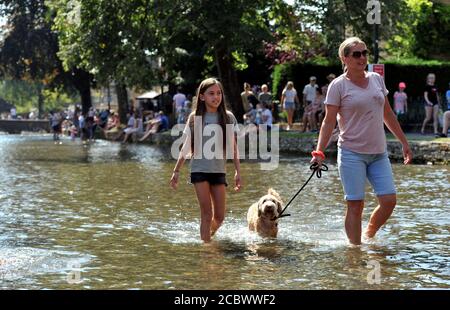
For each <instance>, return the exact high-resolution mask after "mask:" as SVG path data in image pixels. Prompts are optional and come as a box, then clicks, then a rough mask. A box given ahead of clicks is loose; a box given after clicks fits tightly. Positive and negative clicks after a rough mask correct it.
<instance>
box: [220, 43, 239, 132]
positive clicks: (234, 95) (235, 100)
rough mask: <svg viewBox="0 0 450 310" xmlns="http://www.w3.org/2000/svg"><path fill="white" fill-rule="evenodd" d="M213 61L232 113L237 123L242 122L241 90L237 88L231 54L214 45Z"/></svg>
mask: <svg viewBox="0 0 450 310" xmlns="http://www.w3.org/2000/svg"><path fill="white" fill-rule="evenodd" d="M215 58H216V59H215V61H216V66H217V70H218V72H219V79H220V81H221V82H222V85H223V88H224V90H223V91H224V92H225V97H226V99H227V101H228V103H229V104H230V106H231V109H232V111H233V114H234V115H235V116H236V119H237V120H238V122H239V123H242V122H243V115H244V108H243V106H242V101H241V91H240V88H239V83H238V78H237V73H236V70H235V69H234V68H233V62H232V56H231V53H229V52H228V51H227V50H226V48H224V47H220V46H216V47H215Z"/></svg>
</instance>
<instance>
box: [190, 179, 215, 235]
mask: <svg viewBox="0 0 450 310" xmlns="http://www.w3.org/2000/svg"><path fill="white" fill-rule="evenodd" d="M194 187H195V193H196V194H197V200H198V203H199V205H200V237H201V238H202V240H203V241H204V242H210V241H211V221H212V216H213V210H212V203H211V193H210V186H209V183H208V182H206V181H205V182H198V183H194Z"/></svg>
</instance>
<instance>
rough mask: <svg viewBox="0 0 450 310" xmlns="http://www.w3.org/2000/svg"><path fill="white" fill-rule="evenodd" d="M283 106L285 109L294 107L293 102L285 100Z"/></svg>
mask: <svg viewBox="0 0 450 310" xmlns="http://www.w3.org/2000/svg"><path fill="white" fill-rule="evenodd" d="M284 108H285V109H286V110H288V109H295V102H287V101H286V102H285V103H284Z"/></svg>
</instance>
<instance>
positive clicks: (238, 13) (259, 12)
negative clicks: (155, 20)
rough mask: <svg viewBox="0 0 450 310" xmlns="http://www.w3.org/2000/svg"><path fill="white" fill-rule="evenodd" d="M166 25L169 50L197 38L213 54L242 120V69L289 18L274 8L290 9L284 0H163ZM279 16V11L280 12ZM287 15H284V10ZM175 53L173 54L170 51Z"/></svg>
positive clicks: (207, 55) (211, 57) (208, 55)
mask: <svg viewBox="0 0 450 310" xmlns="http://www.w3.org/2000/svg"><path fill="white" fill-rule="evenodd" d="M163 2H164V5H160V6H159V14H160V16H161V19H160V20H161V21H163V22H164V23H163V24H162V29H163V30H162V31H164V32H165V34H164V35H163V37H165V38H166V39H163V42H164V44H165V45H166V49H165V50H166V51H170V50H172V51H173V50H175V48H176V47H180V46H183V45H185V42H186V40H192V41H193V42H195V43H196V44H197V46H198V47H199V49H200V50H202V51H203V53H204V57H205V58H206V59H207V60H210V61H211V62H212V63H213V64H214V67H215V69H216V70H217V74H218V77H219V79H220V80H221V81H222V83H223V86H224V91H225V96H226V97H227V99H228V102H229V103H230V104H231V108H232V110H233V112H234V113H235V114H236V117H237V118H238V120H240V121H241V120H242V115H243V112H244V111H243V107H242V104H241V98H240V93H241V87H240V85H239V83H238V77H237V71H236V70H237V69H238V68H240V69H243V68H245V67H246V62H247V58H248V57H252V55H254V53H257V52H258V51H260V52H261V53H263V51H264V49H263V48H264V45H263V42H264V41H265V42H272V41H273V40H274V38H273V36H272V35H271V31H272V28H273V27H274V26H276V24H277V23H278V22H279V21H284V20H286V19H283V18H280V19H275V18H271V17H273V16H275V15H274V14H273V12H274V11H277V12H288V11H289V10H288V9H286V8H288V7H290V6H289V5H288V4H286V3H285V2H284V1H281V0H280V1H278V0H259V1H252V2H251V3H249V2H248V1H244V0H225V1H213V0H203V1H179V0H178V1H160V2H159V3H160V4H161V3H163ZM277 17H278V16H277ZM280 17H282V16H280ZM169 58H170V57H169Z"/></svg>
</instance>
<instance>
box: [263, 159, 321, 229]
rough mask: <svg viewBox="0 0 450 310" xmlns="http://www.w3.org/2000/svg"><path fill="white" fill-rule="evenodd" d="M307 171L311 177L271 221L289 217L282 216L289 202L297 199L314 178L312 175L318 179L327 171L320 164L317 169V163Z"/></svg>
mask: <svg viewBox="0 0 450 310" xmlns="http://www.w3.org/2000/svg"><path fill="white" fill-rule="evenodd" d="M309 169H310V170H312V171H313V172H312V173H311V175H310V176H309V179H308V180H307V181H306V182H305V184H303V186H302V187H301V188H300V189H299V190H298V191H297V193H296V194H295V195H294V197H292V198H291V200H289V202H288V203H287V204H286V206H285V207H284V209H283V210H282V211H281V212H280V214H279V215H278V216H277V217H275V218H273V219H272V221H275V220H277V219H279V218H282V217H285V216H291V215H290V214H284V215H283V213H284V211H285V210H286V209H287V207H289V205H290V204H291V202H292V201H293V200H294V199H295V197H297V195H298V194H300V192H301V191H302V190H303V189H304V188H305V186H306V184H308V182H309V181H310V180H311V178H312V177H313V176H314V174H316V175H317V177H318V178H319V179H320V178H321V177H322V171H328V166H327V165H325V164H322V165H321V166H320V167H319V164H318V163H313V164H312V165H311V166H309Z"/></svg>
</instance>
